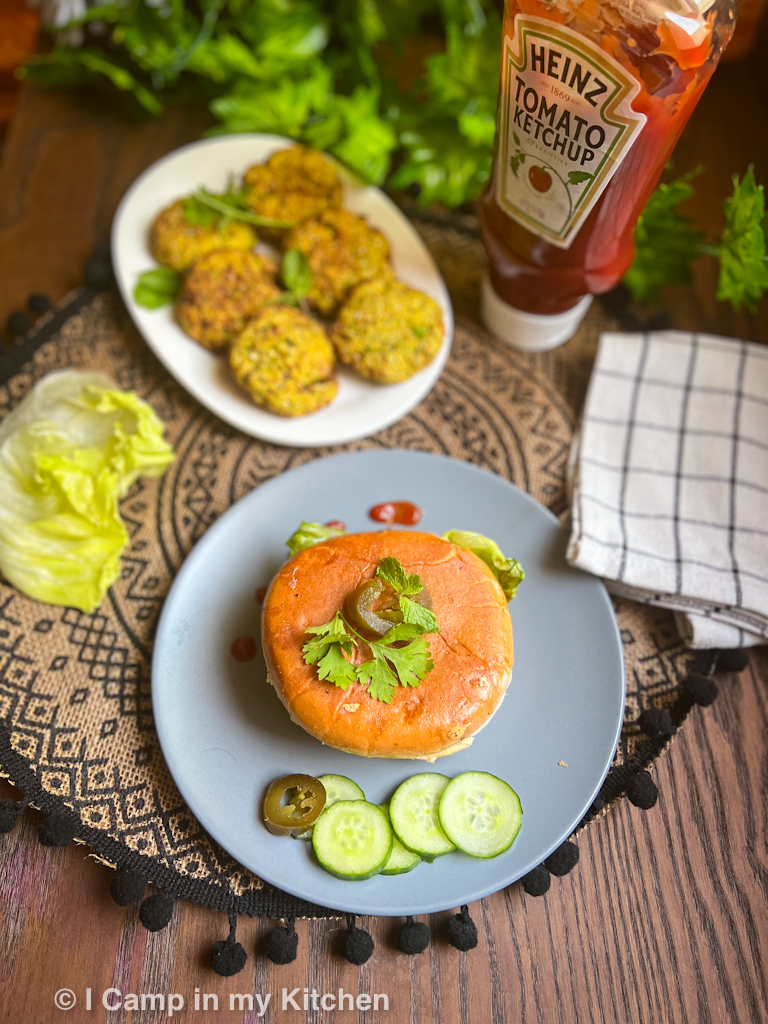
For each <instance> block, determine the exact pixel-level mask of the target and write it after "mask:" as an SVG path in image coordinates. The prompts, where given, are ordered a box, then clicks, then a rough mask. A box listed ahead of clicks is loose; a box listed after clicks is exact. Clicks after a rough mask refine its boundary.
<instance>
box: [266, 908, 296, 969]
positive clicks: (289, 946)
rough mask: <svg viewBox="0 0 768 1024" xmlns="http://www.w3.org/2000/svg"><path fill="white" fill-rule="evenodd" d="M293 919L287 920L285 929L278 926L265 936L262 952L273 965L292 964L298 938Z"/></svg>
mask: <svg viewBox="0 0 768 1024" xmlns="http://www.w3.org/2000/svg"><path fill="white" fill-rule="evenodd" d="M293 922H294V919H293V918H292V917H289V918H288V921H287V924H286V926H285V927H283V926H282V925H278V926H277V928H273V929H272V931H271V932H270V933H269V935H268V936H267V941H266V943H265V945H264V952H265V953H266V955H267V956H268V957H269V959H270V960H271V961H272V963H273V964H292V963H293V961H294V960H295V959H296V953H297V951H298V948H299V936H298V935H297V933H296V928H295V927H294V923H293Z"/></svg>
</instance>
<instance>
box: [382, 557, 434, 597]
mask: <svg viewBox="0 0 768 1024" xmlns="http://www.w3.org/2000/svg"><path fill="white" fill-rule="evenodd" d="M376 575H377V576H378V577H379V578H380V579H382V580H384V581H385V582H386V583H389V584H390V586H392V587H393V588H394V590H395V592H396V593H398V594H402V595H403V596H405V597H407V596H409V595H411V594H418V593H420V592H421V591H422V590H423V589H424V584H423V583H422V582H421V576H416V575H413V576H409V575H408V573H407V572H406V571H405V569H404V568H403V567H402V565H400V563H399V562H398V560H397V559H396V558H392V556H390V555H388V556H387V557H386V558H382V560H381V562H380V563H379V566H378V568H377V569H376Z"/></svg>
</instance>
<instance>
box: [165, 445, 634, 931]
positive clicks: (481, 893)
mask: <svg viewBox="0 0 768 1024" xmlns="http://www.w3.org/2000/svg"><path fill="white" fill-rule="evenodd" d="M371 456H373V457H382V456H384V457H390V456H396V457H406V458H410V459H413V460H430V461H432V460H435V459H439V460H441V461H443V462H446V463H457V464H458V465H459V466H461V467H462V468H463V469H466V470H469V471H470V472H473V473H477V474H482V475H483V476H484V477H486V476H490V477H492V478H494V479H495V480H497V481H499V482H501V483H502V484H505V485H507V486H508V487H511V488H512V489H513V490H514V491H516V492H517V493H518V494H519V495H520V496H522V497H523V498H524V499H525V500H526V501H527V502H528V503H529V504H531V505H532V506H535V507H536V510H537V512H538V513H542V512H543V513H544V514H545V517H546V518H547V519H549V520H550V522H551V523H552V525H555V526H557V527H558V528H559V529H561V530H562V529H563V527H562V524H561V523H560V521H559V519H558V518H557V516H555V515H554V513H553V512H552V511H551V510H550V509H548V508H547V507H546V506H545V505H543V504H542V503H541V502H539V501H538V500H537V499H536V498H534V497H533V496H532V495H531V494H529V493H528V492H527V491H524V490H522V488H520V487H518V486H517V485H516V484H514V483H513V482H512V481H511V480H507V479H505V478H504V477H501V476H499V475H498V474H497V473H494V472H493V471H491V470H488V469H485V468H484V467H481V466H477V465H475V464H474V463H471V462H467V461H464V460H462V459H456V458H454V457H453V456H450V455H445V454H443V453H438V452H435V453H432V452H425V451H421V450H414V449H396V448H384V449H363V450H358V451H352V452H339V453H336V454H333V455H328V456H319V457H318V458H317V459H312V460H310V461H309V462H305V463H302V464H301V465H300V466H295V467H293V468H292V469H289V470H286V471H284V472H282V473H278V474H276V475H275V476H273V477H270V478H269V480H265V481H264V482H263V483H262V484H259V485H258V486H257V487H255V488H253V490H251V491H249V492H248V494H245V495H244V496H243V497H242V498H240V499H238V501H236V502H233V504H232V505H230V506H229V507H228V508H227V509H226V510H225V511H224V512H222V514H221V515H220V516H219V517H218V519H217V520H216V521H215V522H214V523H213V524H212V525H211V526H210V527H209V528H208V529H207V530H206V532H205V533H204V534H203V536H202V537H201V538H200V540H198V541H197V543H196V544H195V545H194V546H193V547H192V548H191V550H190V551H189V552H188V554H187V556H186V557H185V559H184V561H183V563H182V565H181V567H180V568H179V570H178V572H177V573H176V575H175V577H174V579H173V582H172V583H171V586H170V588H169V590H168V593H167V594H166V597H165V600H164V602H163V607H162V610H161V613H160V616H159V618H158V623H157V628H156V631H155V640H154V645H153V651H152V662H151V675H150V683H151V694H152V708H153V718H154V722H155V730H156V732H157V737H158V741H159V744H160V749H161V751H162V754H163V758H164V760H165V762H166V765H167V767H168V770H169V772H170V774H171V777H172V779H173V781H174V784H175V785H176V786H177V788H178V790H179V793H180V794H181V796H182V798H183V799H184V801H185V803H186V804H187V805H188V806H189V808H190V811H191V812H192V813H193V814H194V816H195V818H197V820H198V821H199V823H200V825H201V826H202V827H203V829H205V831H206V833H207V835H208V836H210V837H211V838H212V839H213V840H214V841H215V842H216V843H218V844H219V845H220V846H221V847H222V848H223V849H224V850H226V851H227V853H228V854H229V855H230V856H232V857H233V859H234V860H236V861H237V863H240V859H239V858H238V857H237V856H235V855H234V854H232V853H230V851H229V849H228V847H227V844H226V843H225V842H222V841H221V839H219V838H217V837H216V835H215V833H214V831H213V830H212V829H211V828H209V826H208V824H206V820H205V819H206V818H207V816H206V815H204V814H203V815H200V814H199V813H198V811H197V810H196V809H195V807H193V805H192V802H191V801H190V800H189V799H188V796H187V787H186V784H185V787H182V785H180V783H179V781H178V779H177V776H176V773H175V772H174V769H173V767H172V765H171V763H170V762H169V760H168V758H167V756H166V753H165V747H164V742H163V738H164V735H165V729H166V725H165V724H161V720H159V719H158V717H157V716H156V714H155V693H156V686H157V685H158V684H157V683H156V678H157V673H156V668H157V664H158V662H159V659H160V657H161V654H160V651H161V649H162V648H163V647H164V646H165V645H164V644H163V645H161V643H160V640H161V636H162V634H163V632H164V630H167V629H168V628H169V624H170V620H171V616H172V614H173V603H174V602H175V601H176V600H178V596H179V595H180V594H181V593H182V592H183V590H184V587H183V580H184V577H185V575H186V573H187V572H191V571H192V569H191V568H188V567H191V566H192V564H193V556H194V555H195V554H196V553H198V552H199V551H201V550H204V549H205V547H206V546H207V545H208V544H212V543H214V542H215V538H216V537H217V536H218V534H219V533H220V532H221V531H222V530H225V529H226V525H221V524H225V520H226V517H227V515H228V514H229V513H230V512H231V511H232V510H233V509H235V508H236V507H237V506H238V505H240V504H241V503H242V502H245V501H247V500H248V499H249V498H251V497H252V495H255V494H257V493H258V492H259V491H261V490H262V488H263V487H264V486H267V485H269V484H270V483H272V482H273V481H277V480H279V479H282V478H283V477H285V476H287V475H288V474H291V473H297V472H301V471H302V470H303V469H305V468H306V467H307V466H310V465H314V464H315V463H317V462H318V461H322V462H323V463H324V464H325V463H327V462H328V461H337V460H347V459H352V460H354V459H360V458H366V457H368V458H369V457H371ZM211 537H213V538H214V540H209V538H211ZM571 568H572V567H571ZM574 571H576V572H579V571H580V570H574ZM582 575H584V576H589V574H588V573H583V572H582ZM590 579H591V580H592V581H593V582H594V583H595V584H596V585H597V588H598V593H599V595H600V599H601V601H602V603H603V605H604V606H605V608H606V611H607V612H608V613H609V614H608V621H609V622H610V624H611V626H612V636H613V638H614V640H615V642H616V649H617V650H618V654H619V662H620V677H621V678H620V691H621V699H620V703H619V708H620V712H619V714H618V716H617V718H618V721H617V723H616V727H615V730H614V736H613V738H612V741H611V747H610V751H611V753H610V756H609V757H608V758H607V763H606V765H605V768H604V769H603V770H602V772H601V773H600V777H599V780H598V781H597V783H596V785H595V786H594V787H593V789H592V791H591V794H590V796H589V799H588V800H587V801H586V802H585V803H584V805H583V806H582V807H581V808H579V811H578V814H577V815H575V817H573V820H572V822H571V824H569V827H568V829H567V831H566V832H565V833H564V834H563V835H562V836H560V837H559V838H558V839H557V840H556V841H554V842H553V843H552V844H551V845H550V846H549V847H548V849H547V851H546V853H545V854H544V855H543V856H541V858H537V861H536V864H529V865H525V867H524V869H523V870H519V871H516V872H512V875H511V876H510V877H509V878H507V879H505V880H504V881H501V882H500V883H499V884H498V885H497V884H494V885H493V886H492V887H491V888H488V887H487V886H486V885H481V886H479V887H478V888H477V889H472V890H471V891H470V892H468V893H462V894H461V903H457V902H455V901H449V902H448V903H446V902H445V901H444V900H437V901H435V900H434V899H432V900H425V901H424V902H423V903H420V904H419V905H418V906H417V907H415V908H411V909H404V910H402V911H401V910H399V909H395V910H392V911H382V910H365V909H363V908H361V903H360V900H354V899H353V900H351V901H349V902H346V901H344V900H334V903H335V904H336V906H334V907H332V908H329V909H335V910H338V911H340V912H342V913H353V914H371V915H374V916H377V917H401V916H403V915H404V914H405V915H407V914H414V915H415V914H432V913H440V912H442V911H444V910H449V909H451V908H453V907H455V906H459V905H463V904H464V903H473V902H475V901H477V900H480V899H484V898H485V897H486V896H490V895H492V894H493V893H495V892H499V891H501V890H502V889H505V888H507V887H508V886H509V885H512V884H514V883H515V882H517V881H519V880H520V878H522V877H524V876H525V875H526V874H527V873H528V872H529V871H530V870H532V869H533V868H534V867H536V866H537V865H538V864H541V863H542V862H543V861H544V860H545V859H546V858H547V857H548V856H549V855H550V854H551V853H552V852H553V851H554V850H556V849H557V848H558V847H559V846H560V845H561V844H562V843H563V842H564V841H565V840H566V839H568V838H569V836H571V835H572V834H573V832H574V830H575V829H576V827H577V826H578V824H579V822H580V821H581V820H582V818H583V817H584V815H585V813H586V812H587V810H588V809H589V807H590V806H591V804H592V802H593V801H594V799H595V796H596V795H597V793H598V792H599V790H600V787H601V786H602V784H603V782H604V781H605V778H606V776H607V774H608V772H609V770H610V768H611V765H612V763H613V758H614V756H615V753H616V749H617V747H618V743H619V739H620V737H621V731H622V728H623V722H624V716H623V711H624V707H625V704H626V663H625V658H624V645H623V643H622V641H621V633H620V630H619V626H618V622H617V621H616V616H615V614H614V613H613V610H612V605H611V599H610V595H609V594H608V591H607V590H606V588H605V585H604V583H603V582H602V580H601V579H599V578H598V577H590ZM174 592H175V594H174ZM172 598H173V601H172ZM296 728H301V727H300V726H298V725H297V726H296ZM431 769H432V766H430V768H429V769H428V770H431ZM244 866H246V867H247V865H244ZM248 870H250V871H252V873H253V874H254V875H256V876H257V877H259V878H260V879H261V880H262V881H263V882H264V883H266V884H268V885H270V886H272V887H273V888H275V889H278V890H281V891H283V892H286V893H288V894H289V895H291V896H295V897H296V898H297V899H301V900H304V901H305V902H307V903H314V904H316V905H317V904H322V905H325V903H324V900H323V898H322V897H320V898H319V899H318V898H317V897H316V896H313V895H312V893H307V892H306V891H305V890H303V889H301V888H300V887H296V886H293V885H291V884H290V878H289V879H288V883H289V884H287V885H286V884H285V883H284V881H283V880H280V879H273V878H271V877H270V878H268V877H265V876H264V875H262V874H261V872H260V871H258V870H255V869H252V868H248ZM268 873H269V872H268ZM349 891H350V894H352V893H354V892H355V891H358V890H355V889H354V888H353V889H350V890H349ZM360 891H361V892H362V890H360ZM363 902H364V899H363Z"/></svg>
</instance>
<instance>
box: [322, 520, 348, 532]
mask: <svg viewBox="0 0 768 1024" xmlns="http://www.w3.org/2000/svg"><path fill="white" fill-rule="evenodd" d="M325 525H326V526H327V527H328V529H329V530H346V528H347V524H346V523H342V521H341V520H340V519H329V520H328V522H327V523H326V524H325Z"/></svg>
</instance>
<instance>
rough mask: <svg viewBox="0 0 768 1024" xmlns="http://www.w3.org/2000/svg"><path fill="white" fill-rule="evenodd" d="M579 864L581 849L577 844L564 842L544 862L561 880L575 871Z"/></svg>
mask: <svg viewBox="0 0 768 1024" xmlns="http://www.w3.org/2000/svg"><path fill="white" fill-rule="evenodd" d="M578 863H579V848H578V846H577V845H576V843H571V842H568V841H566V842H564V843H562V844H561V845H560V846H558V848H557V849H556V850H554V851H553V852H552V853H550V855H549V856H548V857H547V859H546V860H545V861H544V866H545V867H546V868H547V870H548V871H550V872H551V873H552V874H553V875H557V876H558V877H559V878H561V877H562V876H563V875H567V874H568V872H569V871H573V869H574V868H575V867H576V865H577V864H578Z"/></svg>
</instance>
